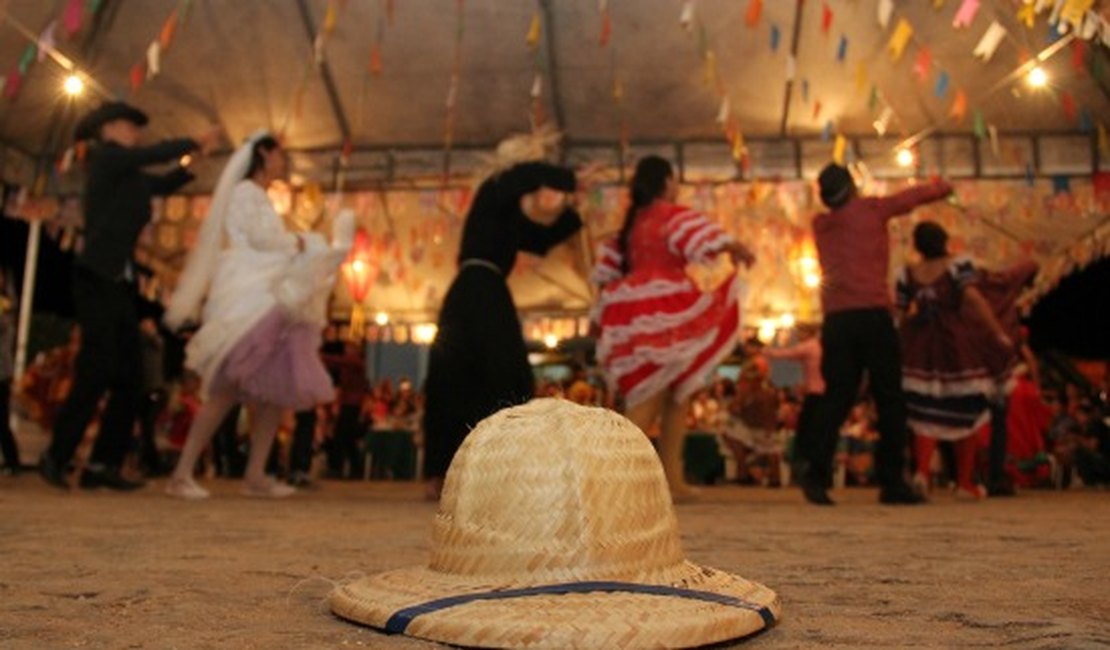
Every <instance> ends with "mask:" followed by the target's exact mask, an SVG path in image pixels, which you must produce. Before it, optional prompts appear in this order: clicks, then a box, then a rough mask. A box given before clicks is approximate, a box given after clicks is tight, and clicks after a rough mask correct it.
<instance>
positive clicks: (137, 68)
mask: <svg viewBox="0 0 1110 650" xmlns="http://www.w3.org/2000/svg"><path fill="white" fill-rule="evenodd" d="M144 79H146V70H145V69H144V66H143V64H142V63H136V64H135V65H133V66H131V74H130V81H131V92H135V91H137V90H138V89H139V88H141V87H142V85H143V80H144Z"/></svg>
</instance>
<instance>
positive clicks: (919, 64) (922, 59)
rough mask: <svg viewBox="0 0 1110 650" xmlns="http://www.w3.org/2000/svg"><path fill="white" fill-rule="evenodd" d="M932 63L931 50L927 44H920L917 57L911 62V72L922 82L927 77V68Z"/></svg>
mask: <svg viewBox="0 0 1110 650" xmlns="http://www.w3.org/2000/svg"><path fill="white" fill-rule="evenodd" d="M932 65H933V51H932V49H930V48H929V46H928V45H925V46H922V47H921V48H920V49H919V50H918V51H917V58H916V59H915V60H914V63H913V73H914V74H915V75H916V76H917V80H918V81H921V82H924V81H925V80H926V79H927V78H928V77H929V68H930V67H931V66H932Z"/></svg>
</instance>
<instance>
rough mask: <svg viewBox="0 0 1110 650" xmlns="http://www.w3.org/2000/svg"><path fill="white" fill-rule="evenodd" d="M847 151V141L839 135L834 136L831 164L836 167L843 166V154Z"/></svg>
mask: <svg viewBox="0 0 1110 650" xmlns="http://www.w3.org/2000/svg"><path fill="white" fill-rule="evenodd" d="M847 150H848V139H847V138H845V137H844V136H843V135H840V134H839V133H838V134H837V136H836V144H834V145H833V162H834V163H836V164H838V165H843V164H844V153H845V152H846V151H847Z"/></svg>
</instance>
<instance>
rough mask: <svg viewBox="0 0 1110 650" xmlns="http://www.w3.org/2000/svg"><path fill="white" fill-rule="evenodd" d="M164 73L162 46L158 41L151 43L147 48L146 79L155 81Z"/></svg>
mask: <svg viewBox="0 0 1110 650" xmlns="http://www.w3.org/2000/svg"><path fill="white" fill-rule="evenodd" d="M160 72H162V44H161V43H159V42H158V39H154V41H153V42H151V44H150V47H148V48H146V78H147V79H153V78H154V77H156V76H158V74H159V73H160Z"/></svg>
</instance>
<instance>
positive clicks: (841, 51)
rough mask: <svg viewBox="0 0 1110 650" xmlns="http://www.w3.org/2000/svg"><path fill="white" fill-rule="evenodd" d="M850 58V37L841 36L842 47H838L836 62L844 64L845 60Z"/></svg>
mask: <svg viewBox="0 0 1110 650" xmlns="http://www.w3.org/2000/svg"><path fill="white" fill-rule="evenodd" d="M847 56H848V37H847V36H845V35H843V34H841V36H840V45H838V46H837V47H836V60H837V61H838V62H840V63H844V59H845V58H846V57H847Z"/></svg>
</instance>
